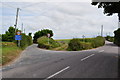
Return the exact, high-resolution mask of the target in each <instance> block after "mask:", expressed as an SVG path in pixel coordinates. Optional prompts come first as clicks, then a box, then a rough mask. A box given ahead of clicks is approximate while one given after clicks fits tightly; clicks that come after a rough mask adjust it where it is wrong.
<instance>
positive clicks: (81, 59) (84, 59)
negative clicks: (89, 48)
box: [81, 54, 95, 61]
mask: <svg viewBox="0 0 120 80" xmlns="http://www.w3.org/2000/svg"><path fill="white" fill-rule="evenodd" d="M94 55H95V54H91V55H89V56H87V57H85V58H83V59H81V61H84V60H85V59H87V58H89V57H92V56H94Z"/></svg>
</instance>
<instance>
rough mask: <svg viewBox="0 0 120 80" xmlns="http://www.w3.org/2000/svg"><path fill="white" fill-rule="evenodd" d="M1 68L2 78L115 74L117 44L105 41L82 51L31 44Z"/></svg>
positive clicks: (47, 77) (77, 76) (114, 76)
mask: <svg viewBox="0 0 120 80" xmlns="http://www.w3.org/2000/svg"><path fill="white" fill-rule="evenodd" d="M1 71H3V72H2V77H3V78H45V80H48V79H50V78H117V77H118V47H117V46H115V45H114V44H112V43H110V42H106V45H105V46H103V47H99V48H96V49H91V50H85V51H50V50H44V49H39V48H37V45H36V44H33V45H31V46H29V47H28V48H27V49H26V50H24V51H23V52H22V54H21V56H20V58H19V59H17V60H16V61H15V62H13V63H12V64H10V65H8V66H5V67H3V68H2V70H1Z"/></svg>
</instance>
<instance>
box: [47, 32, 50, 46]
mask: <svg viewBox="0 0 120 80" xmlns="http://www.w3.org/2000/svg"><path fill="white" fill-rule="evenodd" d="M47 37H48V44H49V38H50V34H49V33H48V34H47Z"/></svg>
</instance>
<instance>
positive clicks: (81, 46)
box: [68, 39, 92, 51]
mask: <svg viewBox="0 0 120 80" xmlns="http://www.w3.org/2000/svg"><path fill="white" fill-rule="evenodd" d="M90 48H92V47H91V43H88V42H81V41H80V39H72V40H71V41H70V42H69V44H68V50H69V51H78V50H85V49H90Z"/></svg>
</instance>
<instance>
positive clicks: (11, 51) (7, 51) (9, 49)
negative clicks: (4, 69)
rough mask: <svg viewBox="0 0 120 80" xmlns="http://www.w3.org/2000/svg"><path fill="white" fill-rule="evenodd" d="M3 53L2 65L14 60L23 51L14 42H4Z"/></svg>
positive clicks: (0, 62)
mask: <svg viewBox="0 0 120 80" xmlns="http://www.w3.org/2000/svg"><path fill="white" fill-rule="evenodd" d="M0 49H1V50H2V55H1V56H0V57H1V60H0V65H6V64H8V63H10V62H12V61H13V60H14V59H15V58H16V57H18V56H19V55H20V53H21V52H22V49H21V48H18V47H17V46H16V44H15V43H13V42H2V48H0Z"/></svg>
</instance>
